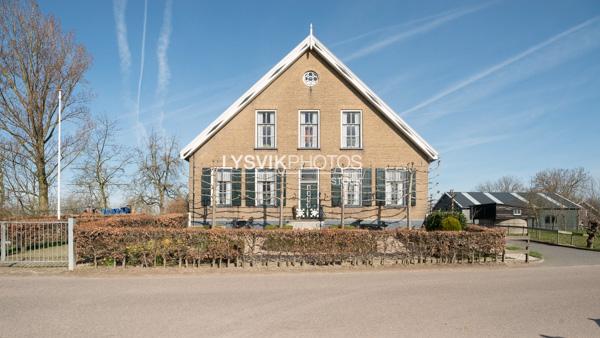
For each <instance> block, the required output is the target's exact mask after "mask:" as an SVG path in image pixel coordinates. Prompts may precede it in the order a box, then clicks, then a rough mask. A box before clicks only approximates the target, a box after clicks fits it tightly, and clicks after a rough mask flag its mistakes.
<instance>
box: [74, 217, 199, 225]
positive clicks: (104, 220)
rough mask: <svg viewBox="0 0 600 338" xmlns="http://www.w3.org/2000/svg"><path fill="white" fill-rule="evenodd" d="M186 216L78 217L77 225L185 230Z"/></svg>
mask: <svg viewBox="0 0 600 338" xmlns="http://www.w3.org/2000/svg"><path fill="white" fill-rule="evenodd" d="M187 222H188V219H187V215H185V214H167V215H160V216H152V215H145V214H134V215H114V216H100V217H98V216H96V217H91V218H85V217H78V219H77V223H78V224H85V225H90V226H99V227H158V228H185V227H187Z"/></svg>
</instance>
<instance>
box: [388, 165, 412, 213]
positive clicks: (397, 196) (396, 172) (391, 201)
mask: <svg viewBox="0 0 600 338" xmlns="http://www.w3.org/2000/svg"><path fill="white" fill-rule="evenodd" d="M406 173H407V172H406V170H403V169H386V170H385V205H391V206H403V205H405V201H406V199H405V198H404V197H405V191H404V190H405V189H404V187H405V186H406V184H405V183H406V180H407V174H406Z"/></svg>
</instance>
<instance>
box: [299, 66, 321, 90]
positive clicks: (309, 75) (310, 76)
mask: <svg viewBox="0 0 600 338" xmlns="http://www.w3.org/2000/svg"><path fill="white" fill-rule="evenodd" d="M303 79H304V84H305V85H307V86H309V87H312V86H314V85H316V84H317V82H319V74H317V72H315V71H313V70H309V71H308V72H306V73H304V77H303Z"/></svg>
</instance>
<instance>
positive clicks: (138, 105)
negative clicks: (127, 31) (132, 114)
mask: <svg viewBox="0 0 600 338" xmlns="http://www.w3.org/2000/svg"><path fill="white" fill-rule="evenodd" d="M147 19H148V0H144V25H143V29H142V50H141V56H140V77H139V80H138V89H137V101H136V102H137V103H136V118H137V125H138V127H141V128H142V132H143V133H144V134H145V129H144V126H143V124H141V122H140V107H141V95H142V81H143V80H144V56H145V50H146V21H147Z"/></svg>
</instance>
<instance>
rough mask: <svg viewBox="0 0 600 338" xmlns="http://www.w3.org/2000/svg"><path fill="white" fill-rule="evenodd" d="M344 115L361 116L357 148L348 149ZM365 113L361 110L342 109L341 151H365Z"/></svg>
mask: <svg viewBox="0 0 600 338" xmlns="http://www.w3.org/2000/svg"><path fill="white" fill-rule="evenodd" d="M344 113H358V116H359V128H358V130H359V133H360V134H359V140H358V143H359V144H358V145H357V146H356V147H348V145H347V144H346V138H345V137H344ZM363 139H364V135H363V111H362V110H361V109H342V110H341V111H340V149H363Z"/></svg>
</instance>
